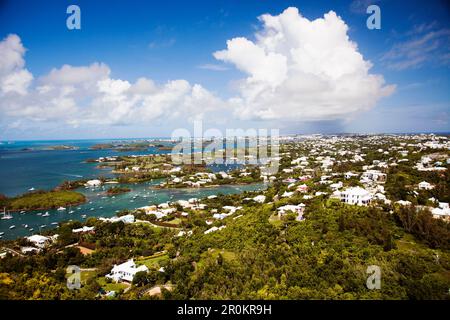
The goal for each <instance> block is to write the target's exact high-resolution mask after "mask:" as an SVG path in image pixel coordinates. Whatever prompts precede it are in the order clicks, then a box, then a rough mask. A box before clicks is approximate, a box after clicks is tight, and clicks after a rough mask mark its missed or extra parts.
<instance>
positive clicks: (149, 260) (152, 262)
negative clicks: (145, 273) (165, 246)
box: [136, 253, 169, 268]
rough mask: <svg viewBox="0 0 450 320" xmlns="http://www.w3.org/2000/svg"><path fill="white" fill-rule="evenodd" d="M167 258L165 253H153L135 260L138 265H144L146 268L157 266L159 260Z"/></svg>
mask: <svg viewBox="0 0 450 320" xmlns="http://www.w3.org/2000/svg"><path fill="white" fill-rule="evenodd" d="M165 260H169V256H168V255H167V254H166V253H158V254H154V255H152V256H150V257H143V258H140V259H137V260H136V264H138V265H142V264H143V265H146V266H147V267H148V268H154V267H158V266H159V264H160V262H162V261H165Z"/></svg>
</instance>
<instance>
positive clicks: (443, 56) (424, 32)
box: [381, 23, 450, 70]
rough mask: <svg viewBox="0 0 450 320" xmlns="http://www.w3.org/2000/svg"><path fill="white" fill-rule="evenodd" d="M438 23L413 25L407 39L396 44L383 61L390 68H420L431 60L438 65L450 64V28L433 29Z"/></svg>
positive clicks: (383, 57)
mask: <svg viewBox="0 0 450 320" xmlns="http://www.w3.org/2000/svg"><path fill="white" fill-rule="evenodd" d="M435 26H436V23H430V24H422V25H419V26H415V27H413V29H412V30H411V31H410V32H408V33H407V35H408V36H409V37H408V38H407V40H405V41H403V42H399V43H396V44H394V45H393V46H392V47H391V48H390V49H389V50H388V51H387V52H386V53H385V54H384V55H383V56H382V57H381V61H382V62H383V63H384V64H385V65H386V66H387V67H388V68H390V69H393V70H405V69H412V68H419V67H421V66H423V65H424V64H425V63H427V62H430V63H434V64H437V65H440V64H443V65H449V64H450V55H449V50H450V29H435V30H430V29H433V28H434V27H435Z"/></svg>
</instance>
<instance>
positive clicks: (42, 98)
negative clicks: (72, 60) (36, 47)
mask: <svg viewBox="0 0 450 320" xmlns="http://www.w3.org/2000/svg"><path fill="white" fill-rule="evenodd" d="M24 54H25V48H24V47H23V45H22V43H21V40H20V38H19V37H18V36H17V35H10V36H8V37H7V38H5V39H4V40H3V41H1V42H0V94H1V103H0V114H1V115H2V117H3V118H4V117H9V118H11V119H12V120H13V121H14V119H16V118H22V119H28V120H32V121H54V120H58V121H61V123H65V124H69V125H71V126H74V127H77V126H80V125H83V124H88V125H92V124H95V125H98V124H99V125H122V124H124V125H130V124H144V125H145V124H149V123H151V121H152V120H155V119H158V118H165V119H173V118H176V117H182V118H183V119H188V120H189V119H190V118H198V117H202V116H203V115H204V114H205V112H208V111H212V110H217V109H218V108H222V107H223V102H222V101H221V100H220V99H219V98H217V97H216V96H214V95H213V94H212V93H210V92H209V91H208V90H206V89H205V88H203V87H202V86H201V85H198V84H190V83H189V82H188V81H186V80H172V81H168V82H167V83H165V84H160V85H158V84H156V83H155V82H154V81H153V80H151V79H148V78H145V77H143V78H139V79H137V80H136V82H134V83H130V82H128V81H126V80H122V79H113V78H111V70H110V68H109V67H108V66H107V65H106V64H103V63H97V62H96V63H92V64H91V65H89V66H71V65H63V66H62V67H60V68H54V69H52V70H51V71H50V72H49V73H48V74H46V75H43V76H41V77H39V78H37V79H36V80H35V81H34V82H33V76H32V75H31V73H30V72H28V70H26V69H25V67H24V66H25V60H24ZM29 87H30V88H29Z"/></svg>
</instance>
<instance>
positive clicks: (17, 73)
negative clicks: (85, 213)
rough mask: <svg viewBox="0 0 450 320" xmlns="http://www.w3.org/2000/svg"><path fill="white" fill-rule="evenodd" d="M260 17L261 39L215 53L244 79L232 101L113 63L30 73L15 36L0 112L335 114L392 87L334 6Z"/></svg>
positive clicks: (81, 119)
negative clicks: (123, 75) (123, 73)
mask: <svg viewBox="0 0 450 320" xmlns="http://www.w3.org/2000/svg"><path fill="white" fill-rule="evenodd" d="M259 20H260V21H261V23H262V29H261V30H260V32H258V33H257V34H256V35H255V38H256V40H254V41H251V40H249V39H246V38H242V37H238V38H234V39H231V40H229V41H227V48H226V49H225V50H222V51H218V52H215V53H214V56H215V58H216V59H218V60H220V61H223V62H225V63H230V64H233V65H234V66H235V67H236V68H237V69H239V70H240V71H242V72H243V73H244V74H245V75H246V76H245V78H244V79H241V80H240V81H238V82H237V90H238V94H237V95H235V96H234V97H232V98H231V99H229V100H227V101H224V100H222V99H220V98H219V97H218V96H216V95H215V94H214V93H212V92H210V91H208V90H207V89H206V88H204V87H203V86H201V85H199V84H192V83H189V82H188V81H186V80H183V79H178V80H171V81H167V82H166V83H163V84H161V83H156V82H154V81H153V80H152V79H149V78H145V77H142V78H139V79H137V80H136V81H135V82H131V81H127V80H124V79H117V78H112V77H111V74H112V72H111V69H110V68H109V67H108V66H107V65H106V64H103V63H98V62H96V63H92V64H90V65H88V66H71V65H63V66H61V67H60V68H54V69H52V70H51V71H50V72H49V73H48V74H45V75H42V76H40V77H38V78H36V79H34V78H33V75H32V74H31V73H30V72H29V71H28V70H26V69H25V60H24V54H25V48H24V47H23V45H22V43H21V40H20V38H19V37H18V36H17V35H10V36H8V37H7V38H5V39H4V40H2V41H0V99H1V103H0V118H2V120H4V122H9V123H16V122H15V121H17V120H18V119H20V120H21V123H27V122H29V121H30V120H31V121H36V122H53V123H57V124H58V125H60V126H67V125H70V126H73V127H78V126H83V125H86V126H91V127H92V126H97V125H99V126H100V125H101V126H104V127H105V128H108V127H110V126H112V125H129V126H131V125H139V127H141V128H142V127H145V126H146V125H149V126H153V125H154V124H155V122H157V121H159V120H161V121H164V123H168V122H169V121H170V123H173V121H172V120H176V119H178V120H180V121H186V120H187V121H192V120H195V119H199V118H206V116H208V119H209V120H211V119H216V120H228V121H233V119H231V116H228V114H226V113H225V112H226V111H228V113H233V112H234V115H235V116H236V118H242V119H262V120H281V121H284V120H300V121H304V120H308V121H309V120H334V119H346V118H348V117H351V116H352V115H353V114H355V113H357V112H359V111H364V110H368V109H370V108H372V107H373V106H374V105H375V104H376V102H377V101H378V100H379V99H380V98H381V97H383V96H386V95H389V94H390V93H391V92H392V91H393V90H394V87H393V86H385V85H384V80H383V77H382V76H380V75H373V74H370V73H369V70H370V68H371V64H370V62H368V61H366V60H364V58H363V56H362V55H361V54H360V53H359V52H358V48H357V46H356V44H355V43H354V42H352V41H350V40H349V38H348V35H347V30H348V27H347V25H346V24H345V23H344V22H343V21H342V20H341V19H340V18H339V17H338V16H336V14H335V13H334V12H332V11H330V12H329V13H327V14H326V15H325V16H324V17H323V18H321V19H316V20H313V21H310V20H308V19H306V18H304V17H302V16H301V15H300V14H299V13H298V10H297V9H295V8H288V9H287V10H285V11H284V12H283V13H282V14H280V15H278V16H272V15H268V14H266V15H263V16H261V17H260V18H259ZM201 67H203V68H206V69H210V70H211V69H213V70H222V68H225V67H223V66H221V65H204V66H201ZM6 120H8V121H6ZM213 121H214V120H213ZM17 123H19V122H17Z"/></svg>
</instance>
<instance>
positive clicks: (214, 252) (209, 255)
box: [197, 249, 236, 269]
mask: <svg viewBox="0 0 450 320" xmlns="http://www.w3.org/2000/svg"><path fill="white" fill-rule="evenodd" d="M219 254H220V255H222V258H223V259H224V260H225V261H228V262H231V261H233V260H235V259H236V253H234V252H233V251H229V250H225V249H210V250H208V251H206V252H203V253H202V255H201V257H200V260H199V261H198V263H197V268H200V269H201V268H202V267H203V266H204V265H205V262H206V261H208V260H217V258H218V257H219Z"/></svg>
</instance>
